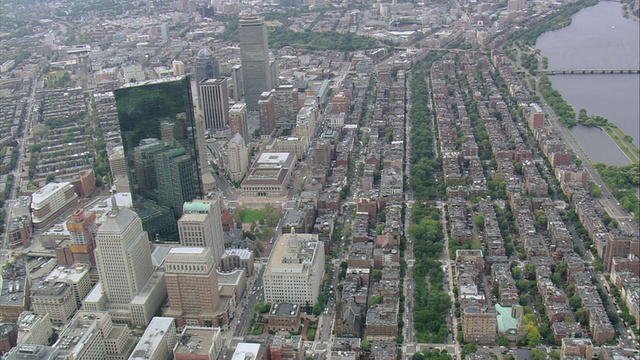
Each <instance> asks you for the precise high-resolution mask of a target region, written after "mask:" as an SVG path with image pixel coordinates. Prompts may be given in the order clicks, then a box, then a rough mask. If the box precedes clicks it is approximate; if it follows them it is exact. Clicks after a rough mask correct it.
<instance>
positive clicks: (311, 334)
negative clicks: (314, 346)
mask: <svg viewBox="0 0 640 360" xmlns="http://www.w3.org/2000/svg"><path fill="white" fill-rule="evenodd" d="M315 339H316V328H312V327H310V328H307V340H309V341H313V340H315Z"/></svg>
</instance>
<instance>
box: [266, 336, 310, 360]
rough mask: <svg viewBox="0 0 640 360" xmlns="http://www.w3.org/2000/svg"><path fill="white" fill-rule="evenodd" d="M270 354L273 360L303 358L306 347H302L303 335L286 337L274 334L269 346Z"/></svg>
mask: <svg viewBox="0 0 640 360" xmlns="http://www.w3.org/2000/svg"><path fill="white" fill-rule="evenodd" d="M269 354H270V355H271V360H283V359H291V360H300V359H303V358H304V348H303V347H302V337H301V336H292V337H290V338H285V337H284V336H282V335H276V336H274V337H273V340H271V345H270V346H269Z"/></svg>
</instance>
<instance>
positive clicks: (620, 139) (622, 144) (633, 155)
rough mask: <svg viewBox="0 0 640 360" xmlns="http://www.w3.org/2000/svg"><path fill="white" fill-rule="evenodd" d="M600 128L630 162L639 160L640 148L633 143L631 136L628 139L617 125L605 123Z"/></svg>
mask: <svg viewBox="0 0 640 360" xmlns="http://www.w3.org/2000/svg"><path fill="white" fill-rule="evenodd" d="M600 128H601V129H602V130H604V131H605V132H606V133H607V135H609V137H610V138H611V140H613V141H614V142H615V143H616V144H617V145H618V147H619V148H620V150H622V152H624V154H625V155H627V157H628V158H629V160H631V162H632V163H637V162H638V161H639V160H640V149H638V147H637V146H636V145H635V144H634V143H633V138H632V139H631V140H632V141H628V138H629V135H626V134H625V133H623V132H622V130H620V128H619V127H617V126H615V125H613V124H607V125H606V126H602V127H600Z"/></svg>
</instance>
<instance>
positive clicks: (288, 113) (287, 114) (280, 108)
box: [273, 85, 300, 129]
mask: <svg viewBox="0 0 640 360" xmlns="http://www.w3.org/2000/svg"><path fill="white" fill-rule="evenodd" d="M273 95H274V97H275V103H276V124H275V126H276V129H293V128H294V127H296V116H297V115H298V111H299V110H300V109H299V108H298V89H296V88H294V87H293V85H280V86H278V87H277V88H276V89H275V90H274V91H273Z"/></svg>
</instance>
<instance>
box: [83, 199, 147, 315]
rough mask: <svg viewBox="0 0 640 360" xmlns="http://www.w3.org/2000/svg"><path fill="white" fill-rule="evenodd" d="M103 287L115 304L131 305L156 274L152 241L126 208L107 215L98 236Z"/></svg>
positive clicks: (98, 262)
mask: <svg viewBox="0 0 640 360" xmlns="http://www.w3.org/2000/svg"><path fill="white" fill-rule="evenodd" d="M96 245H97V248H96V251H95V253H96V262H97V267H98V274H99V276H100V283H101V284H102V289H103V291H104V293H105V295H106V297H107V300H108V301H110V302H113V303H118V304H126V303H129V302H130V301H131V300H132V299H133V297H134V296H136V295H137V294H138V292H140V290H141V289H142V287H143V286H144V285H145V284H146V282H147V281H148V280H149V278H150V277H151V274H152V273H153V265H152V263H151V250H150V249H149V237H148V236H147V233H146V232H145V231H144V230H142V222H141V221H140V218H139V217H138V216H137V215H136V213H135V212H133V211H132V210H130V209H128V208H124V209H122V210H120V211H118V212H116V213H110V214H108V215H107V219H106V220H105V221H104V223H102V225H101V226H100V228H99V229H98V233H97V236H96Z"/></svg>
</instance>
